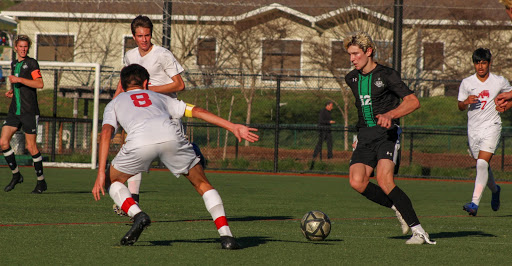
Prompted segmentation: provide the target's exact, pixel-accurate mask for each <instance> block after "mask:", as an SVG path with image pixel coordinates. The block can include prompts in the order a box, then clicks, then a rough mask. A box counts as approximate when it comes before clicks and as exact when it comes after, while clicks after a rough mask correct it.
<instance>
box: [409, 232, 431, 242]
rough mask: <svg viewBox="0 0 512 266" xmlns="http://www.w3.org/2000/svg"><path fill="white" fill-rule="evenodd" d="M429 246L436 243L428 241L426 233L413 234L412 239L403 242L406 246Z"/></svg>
mask: <svg viewBox="0 0 512 266" xmlns="http://www.w3.org/2000/svg"><path fill="white" fill-rule="evenodd" d="M425 243H427V244H430V245H435V244H436V241H432V240H430V238H429V236H428V233H427V232H425V233H413V234H412V237H411V238H409V240H407V241H405V244H407V245H421V244H425Z"/></svg>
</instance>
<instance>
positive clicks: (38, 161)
mask: <svg viewBox="0 0 512 266" xmlns="http://www.w3.org/2000/svg"><path fill="white" fill-rule="evenodd" d="M32 161H33V162H34V168H35V169H36V176H37V177H40V176H42V175H43V157H42V156H41V153H40V152H38V153H37V154H36V155H32Z"/></svg>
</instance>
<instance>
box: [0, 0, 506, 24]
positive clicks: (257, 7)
mask: <svg viewBox="0 0 512 266" xmlns="http://www.w3.org/2000/svg"><path fill="white" fill-rule="evenodd" d="M42 2H44V4H41V3H42ZM394 2H395V1H394V0H348V1H347V0H301V1H297V0H247V1H240V0H181V1H180V0H177V1H172V15H173V17H172V18H173V19H174V20H197V19H200V20H218V19H223V20H224V21H236V20H240V19H246V18H250V17H253V16H257V15H259V14H264V13H268V12H275V11H279V12H285V13H288V14H290V15H293V16H296V17H299V18H301V19H304V20H308V21H310V22H311V23H317V22H319V21H322V20H325V19H329V18H331V17H333V16H337V15H339V14H342V13H347V12H354V11H356V12H361V13H363V14H366V15H370V16H374V17H377V18H381V19H383V20H389V21H392V20H393V16H394ZM404 2H405V3H404V8H403V18H404V24H417V23H418V22H419V21H421V22H423V23H425V22H426V21H430V23H434V22H435V23H434V24H439V23H441V24H442V23H443V22H444V23H446V22H447V21H452V22H453V21H476V20H478V21H484V23H485V22H491V23H496V22H504V21H506V22H507V23H510V19H509V17H508V16H507V14H506V13H505V11H504V7H503V5H501V4H500V3H499V2H498V1H481V0H450V1H444V0H429V1H423V0H407V1H404ZM163 6H164V3H163V1H162V0H108V1H107V0H24V1H22V2H21V3H19V4H17V5H14V6H12V7H10V8H9V9H7V10H5V11H3V12H2V14H3V15H8V16H13V17H20V18H21V17H51V18H55V17H70V16H86V17H87V16H89V17H94V18H100V19H101V18H104V19H109V18H127V19H128V18H133V16H134V15H136V14H145V15H148V16H149V17H150V18H152V19H161V18H162V16H163V15H162V14H163Z"/></svg>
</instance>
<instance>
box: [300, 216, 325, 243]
mask: <svg viewBox="0 0 512 266" xmlns="http://www.w3.org/2000/svg"><path fill="white" fill-rule="evenodd" d="M300 229H301V230H302V234H304V236H305V237H306V238H307V239H308V240H313V241H318V240H324V239H325V238H326V237H327V236H328V235H329V233H330V232H331V220H329V217H327V215H326V214H325V213H323V212H321V211H310V212H308V213H306V214H305V215H304V217H302V220H301V221H300Z"/></svg>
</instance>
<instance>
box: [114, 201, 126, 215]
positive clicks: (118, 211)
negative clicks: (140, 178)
mask: <svg viewBox="0 0 512 266" xmlns="http://www.w3.org/2000/svg"><path fill="white" fill-rule="evenodd" d="M112 210H114V212H115V213H116V214H117V215H119V216H128V214H126V212H124V211H123V209H121V207H119V206H117V204H115V203H114V206H112Z"/></svg>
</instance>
